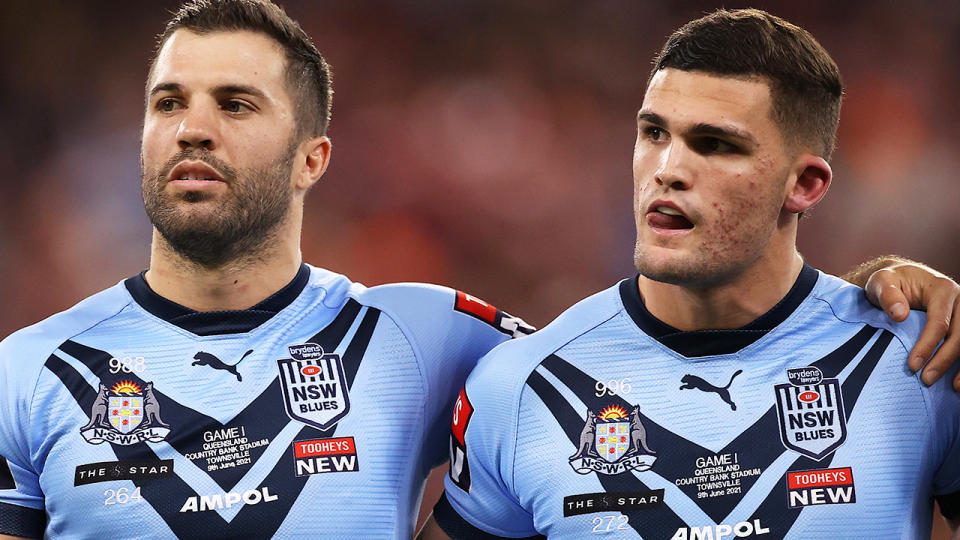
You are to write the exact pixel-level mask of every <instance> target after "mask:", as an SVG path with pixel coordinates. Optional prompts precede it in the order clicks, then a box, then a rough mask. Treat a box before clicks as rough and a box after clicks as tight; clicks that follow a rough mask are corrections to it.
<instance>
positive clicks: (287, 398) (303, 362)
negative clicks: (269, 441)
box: [277, 343, 350, 429]
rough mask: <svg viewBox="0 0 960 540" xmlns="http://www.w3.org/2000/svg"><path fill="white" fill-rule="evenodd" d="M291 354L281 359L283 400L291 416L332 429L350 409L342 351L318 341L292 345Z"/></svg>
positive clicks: (289, 349) (306, 422)
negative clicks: (330, 349) (328, 349)
mask: <svg viewBox="0 0 960 540" xmlns="http://www.w3.org/2000/svg"><path fill="white" fill-rule="evenodd" d="M287 350H288V351H289V352H290V356H291V358H286V359H283V360H277V365H278V366H279V367H280V381H281V385H280V387H281V388H282V389H283V404H284V407H285V408H286V409H287V414H288V415H289V416H290V418H293V419H294V420H297V421H298V422H303V423H304V424H307V425H308V426H313V427H315V428H317V429H330V428H331V427H332V426H333V425H334V424H336V423H337V422H339V421H340V419H341V418H343V417H344V416H346V415H347V413H348V412H350V397H349V395H348V394H347V383H346V380H345V378H344V374H343V362H341V360H340V355H337V354H332V353H325V352H324V350H323V347H321V346H320V345H317V344H316V343H304V344H302V345H290V346H289V347H287Z"/></svg>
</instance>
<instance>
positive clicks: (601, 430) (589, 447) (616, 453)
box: [570, 405, 657, 474]
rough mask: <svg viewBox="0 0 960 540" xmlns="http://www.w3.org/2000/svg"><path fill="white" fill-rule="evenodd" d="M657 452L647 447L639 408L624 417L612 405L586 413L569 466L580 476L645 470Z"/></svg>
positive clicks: (615, 406)
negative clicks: (591, 473) (578, 442)
mask: <svg viewBox="0 0 960 540" xmlns="http://www.w3.org/2000/svg"><path fill="white" fill-rule="evenodd" d="M654 454H656V452H654V451H653V450H651V449H650V447H648V446H647V430H646V429H644V427H643V423H642V422H641V421H640V407H636V406H635V407H634V408H633V411H632V412H631V413H629V414H627V411H626V409H624V408H623V407H621V406H619V405H611V406H609V407H606V408H604V409H603V410H602V411H600V414H595V413H594V412H593V411H589V410H588V411H587V420H586V423H585V424H584V426H583V431H581V432H580V446H579V447H578V448H577V453H575V454H574V455H572V456H570V466H571V467H573V470H575V471H577V472H578V473H580V474H589V473H590V472H598V473H601V474H620V473H622V472H624V471H626V470H628V469H629V470H634V471H638V472H639V471H645V470H647V469H649V468H650V467H652V466H653V462H654V461H656V459H657V458H656V456H655V455H654Z"/></svg>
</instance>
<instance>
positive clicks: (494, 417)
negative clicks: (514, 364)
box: [433, 349, 541, 540]
mask: <svg viewBox="0 0 960 540" xmlns="http://www.w3.org/2000/svg"><path fill="white" fill-rule="evenodd" d="M501 350H502V349H498V350H497V351H494V353H493V354H492V355H491V357H489V358H485V359H483V360H481V362H480V365H479V366H478V367H477V369H476V370H474V372H473V373H472V374H471V375H470V378H469V379H467V383H466V386H465V387H464V389H463V390H462V391H461V392H460V395H459V396H458V398H457V402H456V404H455V405H454V410H453V419H452V422H451V425H450V472H449V474H448V475H447V476H446V478H445V479H444V486H445V488H446V492H445V494H444V496H443V498H441V499H440V501H439V502H438V503H437V505H436V506H435V507H434V512H433V515H434V518H435V519H436V520H437V523H438V524H439V525H440V527H441V528H442V529H443V530H444V531H445V532H446V533H447V535H448V536H450V537H451V538H453V539H455V540H458V539H461V538H463V539H467V538H541V537H540V536H538V532H537V530H536V528H535V527H534V523H533V516H532V515H531V514H530V513H529V512H528V511H527V510H526V509H525V508H524V507H523V506H522V504H521V502H520V500H519V497H518V496H517V494H516V491H515V489H514V486H513V466H514V454H515V449H516V437H517V415H518V407H519V396H518V395H517V391H516V388H515V385H511V384H509V383H506V381H509V380H513V379H514V378H513V377H511V376H510V375H514V374H513V373H504V371H510V370H503V369H498V368H497V367H496V366H497V365H498V364H499V365H501V366H509V362H508V359H507V358H506V357H505V356H504V355H500V357H499V358H497V356H498V352H500V351H501ZM504 361H507V363H504ZM521 380H522V379H521Z"/></svg>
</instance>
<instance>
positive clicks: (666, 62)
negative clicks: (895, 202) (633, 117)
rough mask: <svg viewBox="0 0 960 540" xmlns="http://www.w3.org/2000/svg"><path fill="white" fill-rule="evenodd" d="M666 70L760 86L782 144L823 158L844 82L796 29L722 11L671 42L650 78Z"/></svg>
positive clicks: (760, 14) (755, 13) (829, 149)
mask: <svg viewBox="0 0 960 540" xmlns="http://www.w3.org/2000/svg"><path fill="white" fill-rule="evenodd" d="M665 68H674V69H679V70H683V71H702V72H704V73H708V74H711V75H720V76H725V75H732V76H758V77H761V78H764V79H766V80H767V82H768V83H769V85H770V95H771V99H772V101H773V110H772V111H771V113H772V116H773V118H772V119H773V120H774V121H775V122H776V123H777V124H778V125H779V126H780V131H781V132H782V133H783V134H784V137H785V139H786V141H787V142H788V143H800V144H804V145H810V147H811V149H812V150H814V151H818V150H819V151H820V152H821V155H822V156H823V157H824V159H827V160H829V159H830V155H831V154H832V153H833V149H834V146H835V144H836V136H837V124H838V123H839V121H840V103H841V100H842V98H843V82H842V80H841V78H840V70H839V69H838V68H837V64H836V63H835V62H834V61H833V58H831V57H830V55H829V54H828V53H827V51H826V49H824V48H823V46H821V45H820V43H818V42H817V40H816V39H814V37H813V36H812V35H810V33H809V32H807V31H806V30H804V29H803V28H800V27H799V26H796V25H794V24H791V23H789V22H787V21H785V20H783V19H781V18H779V17H776V16H774V15H771V14H769V13H767V12H765V11H761V10H758V9H738V10H732V11H727V10H723V9H721V10H718V11H715V12H713V13H711V14H709V15H706V16H704V17H701V18H699V19H696V20H694V21H690V22H688V23H687V24H685V25H683V27H681V28H680V29H679V30H677V31H676V32H674V33H673V34H672V35H671V36H670V38H669V39H668V40H667V43H666V44H665V45H664V46H663V49H662V50H661V51H660V54H658V55H657V57H656V59H655V60H654V68H653V71H652V72H651V73H650V78H651V79H652V78H653V75H654V74H655V73H656V72H657V71H659V70H661V69H665ZM647 84H648V85H649V80H648V82H647Z"/></svg>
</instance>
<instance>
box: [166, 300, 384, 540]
mask: <svg viewBox="0 0 960 540" xmlns="http://www.w3.org/2000/svg"><path fill="white" fill-rule="evenodd" d="M351 301H352V300H351ZM379 316H380V311H379V310H377V309H374V308H368V309H367V313H366V315H364V317H363V320H361V321H360V326H359V327H358V328H357V331H356V333H355V334H354V336H353V339H352V340H351V341H350V344H349V345H347V349H346V351H344V353H343V357H342V358H341V361H342V362H343V369H344V371H345V372H346V373H345V378H346V382H347V388H353V382H354V380H355V379H356V375H357V372H358V371H359V370H360V363H361V362H362V361H363V357H364V355H365V354H366V352H367V346H368V345H370V339H371V338H372V337H373V331H374V329H375V328H376V326H377V321H378V320H379ZM354 318H355V316H354ZM340 338H341V340H342V338H343V336H342V335H341V336H340ZM313 343H317V344H318V345H320V346H322V347H323V350H324V351H333V350H334V349H336V348H337V347H336V344H333V343H331V336H325V335H323V332H320V333H319V334H317V335H316V336H314V338H313ZM339 425H340V424H335V425H334V426H333V427H331V428H330V429H328V430H326V431H320V430H318V429H316V428H314V427H312V426H303V427H302V428H300V431H299V432H298V433H297V435H296V436H294V438H293V440H294V441H298V440H303V439H306V438H315V437H324V438H329V437H333V436H334V435H335V434H336V431H337V427H339ZM295 467H296V465H295V463H294V457H293V452H284V453H283V455H282V456H281V457H280V460H279V461H278V462H277V464H276V465H274V467H273V470H271V471H270V473H269V474H267V477H266V478H265V479H264V481H263V485H265V486H270V487H271V488H273V487H274V486H276V488H277V494H278V495H281V499H280V500H278V501H276V502H274V503H270V504H271V505H275V504H279V503H281V502H282V504H281V505H280V507H279V508H278V507H276V506H274V507H270V505H257V506H252V507H245V508H244V510H252V509H256V508H258V507H260V506H262V507H263V508H262V509H261V510H262V511H265V512H269V514H268V515H266V516H264V515H259V514H260V512H245V511H241V512H240V513H239V514H237V517H236V518H234V520H233V521H232V522H231V523H230V528H231V530H233V531H236V532H235V534H237V535H242V534H243V531H258V533H257V535H258V536H260V535H261V532H262V536H263V537H264V538H269V537H272V536H273V535H274V534H275V533H276V532H277V529H279V528H280V525H282V524H283V520H284V518H285V517H286V516H287V513H288V512H289V511H290V507H291V506H293V503H294V502H296V500H297V497H299V496H300V492H301V491H303V486H304V485H306V483H307V480H309V479H310V476H309V475H304V476H296V475H295V474H294V470H295ZM178 536H180V537H181V538H183V536H181V535H178Z"/></svg>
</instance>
